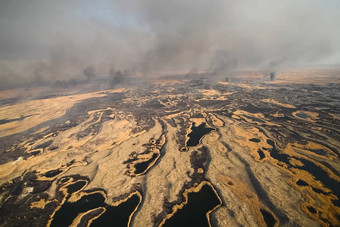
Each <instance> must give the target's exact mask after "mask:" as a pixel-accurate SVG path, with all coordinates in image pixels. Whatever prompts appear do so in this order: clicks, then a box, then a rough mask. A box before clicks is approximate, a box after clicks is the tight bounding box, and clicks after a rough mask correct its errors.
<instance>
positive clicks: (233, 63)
mask: <svg viewBox="0 0 340 227" xmlns="http://www.w3.org/2000/svg"><path fill="white" fill-rule="evenodd" d="M339 12H340V3H339V2H338V1H337V0H324V1H317V0H299V1H296V0H286V1H279V0H263V1H251V0H240V1H232V0H212V1H206V0H186V1H183V0H172V1H163V0H132V1H123V0H115V1H109V0H99V1H76V0H60V1H49V0H48V1H43V0H31V1H24V0H17V1H7V0H0V83H1V84H2V86H5V85H6V84H13V83H21V82H23V81H28V82H34V81H40V80H52V81H53V80H69V79H72V78H85V77H88V78H90V77H92V76H96V75H107V76H110V74H112V70H111V68H112V66H114V68H115V69H117V71H119V70H129V71H130V72H142V73H143V74H145V75H147V74H150V73H154V72H164V71H182V72H183V71H187V72H189V71H190V70H192V69H193V68H194V69H196V70H206V71H212V72H213V73H212V75H215V76H216V77H217V78H224V77H225V75H227V74H228V72H230V71H232V70H235V69H240V68H241V69H244V68H256V69H264V70H268V71H278V70H282V69H285V68H288V67H297V66H315V65H320V64H339V63H340V32H339V29H338V28H339V27H340V13H339ZM110 70H111V72H110ZM90 74H91V75H90ZM92 74H93V75H92Z"/></svg>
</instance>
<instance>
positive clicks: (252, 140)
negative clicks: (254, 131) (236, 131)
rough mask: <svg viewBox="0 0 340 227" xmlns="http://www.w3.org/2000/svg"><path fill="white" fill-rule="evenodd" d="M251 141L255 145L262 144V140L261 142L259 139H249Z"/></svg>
mask: <svg viewBox="0 0 340 227" xmlns="http://www.w3.org/2000/svg"><path fill="white" fill-rule="evenodd" d="M249 141H251V142H254V143H259V142H261V140H259V139H257V138H251V139H249Z"/></svg>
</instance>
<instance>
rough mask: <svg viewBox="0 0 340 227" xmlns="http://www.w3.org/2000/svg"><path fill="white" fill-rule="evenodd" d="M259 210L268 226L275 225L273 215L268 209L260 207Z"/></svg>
mask: <svg viewBox="0 0 340 227" xmlns="http://www.w3.org/2000/svg"><path fill="white" fill-rule="evenodd" d="M260 211H261V214H262V216H263V219H264V221H265V222H266V224H267V226H268V227H272V226H275V223H276V221H275V218H274V217H273V215H272V214H271V213H269V212H268V211H266V210H265V209H260Z"/></svg>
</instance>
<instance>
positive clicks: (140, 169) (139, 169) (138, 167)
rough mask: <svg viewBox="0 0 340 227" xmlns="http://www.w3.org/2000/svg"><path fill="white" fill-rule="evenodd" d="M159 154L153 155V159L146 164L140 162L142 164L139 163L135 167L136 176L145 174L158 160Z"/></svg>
mask: <svg viewBox="0 0 340 227" xmlns="http://www.w3.org/2000/svg"><path fill="white" fill-rule="evenodd" d="M158 156H159V155H158V154H156V153H155V154H153V155H152V157H151V158H150V159H149V160H148V161H145V162H140V163H137V164H136V165H135V168H136V170H135V174H140V173H143V172H144V171H145V170H146V169H147V168H148V167H149V165H150V164H151V163H152V162H153V161H154V160H155V159H156V158H158Z"/></svg>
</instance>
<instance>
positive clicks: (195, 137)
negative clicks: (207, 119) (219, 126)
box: [186, 123, 214, 147]
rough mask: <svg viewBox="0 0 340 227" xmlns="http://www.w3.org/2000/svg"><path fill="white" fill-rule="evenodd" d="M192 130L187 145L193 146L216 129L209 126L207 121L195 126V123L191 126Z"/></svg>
mask: <svg viewBox="0 0 340 227" xmlns="http://www.w3.org/2000/svg"><path fill="white" fill-rule="evenodd" d="M191 130H192V131H191V132H190V133H189V134H188V137H189V140H188V141H187V144H186V145H187V146H189V147H192V146H196V145H198V144H199V142H200V139H201V138H202V137H203V136H204V135H205V134H208V133H209V132H211V131H212V130H214V129H213V128H207V127H206V124H205V123H202V124H200V125H199V126H197V127H196V126H195V123H193V124H192V126H191Z"/></svg>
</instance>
